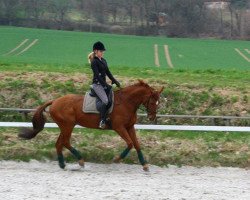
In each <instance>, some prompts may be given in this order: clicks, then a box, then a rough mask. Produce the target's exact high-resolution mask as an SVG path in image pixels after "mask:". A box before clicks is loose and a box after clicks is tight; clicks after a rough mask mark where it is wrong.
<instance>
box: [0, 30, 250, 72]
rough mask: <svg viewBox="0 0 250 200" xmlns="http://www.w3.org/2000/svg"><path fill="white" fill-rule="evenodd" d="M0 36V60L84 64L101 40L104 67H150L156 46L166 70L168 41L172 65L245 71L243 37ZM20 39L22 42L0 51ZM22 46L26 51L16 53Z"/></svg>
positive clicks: (30, 33)
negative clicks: (165, 50) (93, 45)
mask: <svg viewBox="0 0 250 200" xmlns="http://www.w3.org/2000/svg"><path fill="white" fill-rule="evenodd" d="M0 36H1V37H0V63H4V64H13V63H29V64H38V65H39V64H52V65H54V64H56V65H85V64H86V63H87V58H86V57H87V54H88V53H89V52H90V51H91V48H92V44H93V43H94V42H95V41H97V40H101V41H103V42H104V43H105V45H106V48H107V51H106V53H105V57H106V58H107V60H108V63H109V64H110V66H122V67H133V68H135V67H151V68H156V67H155V57H154V45H155V44H157V45H158V57H159V63H160V69H162V68H169V66H168V64H167V62H166V56H165V52H164V45H168V47H169V54H170V57H171V60H172V63H173V65H174V68H176V69H194V70H197V69H198V70H204V69H224V70H228V69H230V70H232V69H234V70H238V69H241V70H249V69H250V62H249V59H250V54H249V50H250V42H249V41H226V40H213V39H170V38H164V37H138V36H123V35H110V34H101V33H82V32H69V31H55V30H42V29H29V28H14V27H4V26H2V27H0ZM26 39H28V40H27V41H26V43H25V44H23V45H21V47H20V48H18V49H17V50H16V51H13V52H12V53H10V54H8V55H6V54H7V53H8V52H10V51H11V50H13V49H15V48H16V47H18V46H19V45H20V44H21V43H22V42H25V40H26ZM36 39H38V40H37V41H35V40H36ZM32 42H33V43H34V44H33V45H32ZM29 45H31V46H30V47H29ZM25 48H26V49H27V50H26V51H24V52H21V51H22V50H24V49H25ZM236 48H237V49H238V50H239V51H240V52H241V53H242V54H243V55H244V56H245V58H244V57H243V56H242V55H240V54H239V53H238V52H237V51H236V50H235V49H236ZM20 52H21V54H19V53H20ZM17 54H19V55H17Z"/></svg>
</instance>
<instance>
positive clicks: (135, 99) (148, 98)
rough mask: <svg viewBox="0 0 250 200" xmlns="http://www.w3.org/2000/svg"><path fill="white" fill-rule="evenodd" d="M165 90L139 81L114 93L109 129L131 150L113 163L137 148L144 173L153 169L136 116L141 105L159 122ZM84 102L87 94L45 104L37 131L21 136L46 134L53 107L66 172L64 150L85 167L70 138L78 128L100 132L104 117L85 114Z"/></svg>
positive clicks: (28, 130)
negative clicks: (100, 122)
mask: <svg viewBox="0 0 250 200" xmlns="http://www.w3.org/2000/svg"><path fill="white" fill-rule="evenodd" d="M163 89H164V87H162V88H161V89H160V90H159V91H158V90H156V89H154V88H152V87H150V86H149V85H148V84H147V83H145V82H143V81H142V80H139V81H138V82H137V83H135V84H133V85H130V86H127V87H124V88H120V89H119V90H117V91H115V92H114V107H113V111H112V112H111V113H110V114H109V118H110V121H111V124H112V127H111V128H110V127H106V128H105V129H112V130H114V131H115V132H117V133H118V134H119V135H120V137H121V138H122V139H123V140H124V141H125V142H126V144H127V148H126V149H125V150H124V151H123V152H122V153H121V154H120V155H118V156H115V158H114V160H113V161H114V162H115V163H118V162H120V161H121V160H123V159H124V158H125V157H126V156H127V154H128V153H129V151H130V150H131V149H132V148H133V147H134V148H135V149H136V151H137V155H138V159H139V161H140V164H141V165H142V166H143V170H145V171H148V170H149V165H148V162H147V161H146V160H145V159H144V156H143V153H142V151H141V148H140V144H139V142H138V140H137V136H136V131H135V127H134V125H135V123H136V121H137V114H136V113H137V110H138V108H139V106H140V105H144V107H145V108H146V110H147V117H148V118H149V120H151V121H153V120H155V118H156V112H157V109H158V105H159V98H160V94H161V92H162V91H163ZM83 100H84V96H83V95H76V94H68V95H65V96H62V97H59V98H57V99H55V100H52V101H48V102H46V103H44V104H43V105H41V106H39V107H38V108H37V109H36V111H35V113H34V115H33V118H32V124H33V128H23V129H21V130H20V133H19V135H18V136H19V137H20V138H23V139H32V138H34V137H35V136H36V135H37V134H38V133H39V132H40V131H42V130H43V128H44V124H45V122H46V118H45V116H44V115H43V112H45V108H46V107H48V106H50V107H49V114H50V117H51V118H52V120H53V121H54V122H55V123H56V124H57V125H58V127H59V129H60V135H59V137H58V139H57V142H56V145H55V146H56V152H57V156H58V162H59V166H60V168H62V169H64V168H65V166H66V165H65V161H64V157H63V154H62V150H63V148H64V147H66V148H67V149H68V150H69V151H70V152H71V153H72V154H73V155H74V156H75V158H76V159H77V160H78V164H79V165H80V166H81V167H84V159H83V157H82V156H81V154H80V152H79V151H78V150H77V149H75V148H74V147H72V146H71V143H70V137H71V134H72V131H73V128H74V127H75V126H76V125H80V126H83V127H86V128H93V129H98V124H99V120H100V116H99V114H94V113H84V112H83V111H82V106H83Z"/></svg>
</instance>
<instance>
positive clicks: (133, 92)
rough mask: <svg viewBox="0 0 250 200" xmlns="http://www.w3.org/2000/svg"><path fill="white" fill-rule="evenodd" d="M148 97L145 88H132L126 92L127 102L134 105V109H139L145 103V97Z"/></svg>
mask: <svg viewBox="0 0 250 200" xmlns="http://www.w3.org/2000/svg"><path fill="white" fill-rule="evenodd" d="M147 95H148V90H147V89H146V88H145V87H135V88H131V89H130V90H128V91H125V95H124V96H126V100H127V102H129V103H130V105H131V103H132V104H133V106H134V109H136V110H137V108H138V107H139V106H140V105H141V104H142V103H143V101H144V99H145V97H146V96H147Z"/></svg>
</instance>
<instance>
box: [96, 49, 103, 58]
mask: <svg viewBox="0 0 250 200" xmlns="http://www.w3.org/2000/svg"><path fill="white" fill-rule="evenodd" d="M103 54H104V51H101V50H95V55H96V56H97V57H98V58H102V57H103Z"/></svg>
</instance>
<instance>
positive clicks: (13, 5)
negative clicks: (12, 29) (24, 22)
mask: <svg viewBox="0 0 250 200" xmlns="http://www.w3.org/2000/svg"><path fill="white" fill-rule="evenodd" d="M1 5H2V8H3V10H2V15H3V18H5V19H6V20H7V22H8V24H9V25H10V26H11V25H12V24H13V22H14V21H15V20H16V19H17V18H18V14H19V12H18V11H19V9H20V1H19V0H1Z"/></svg>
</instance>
